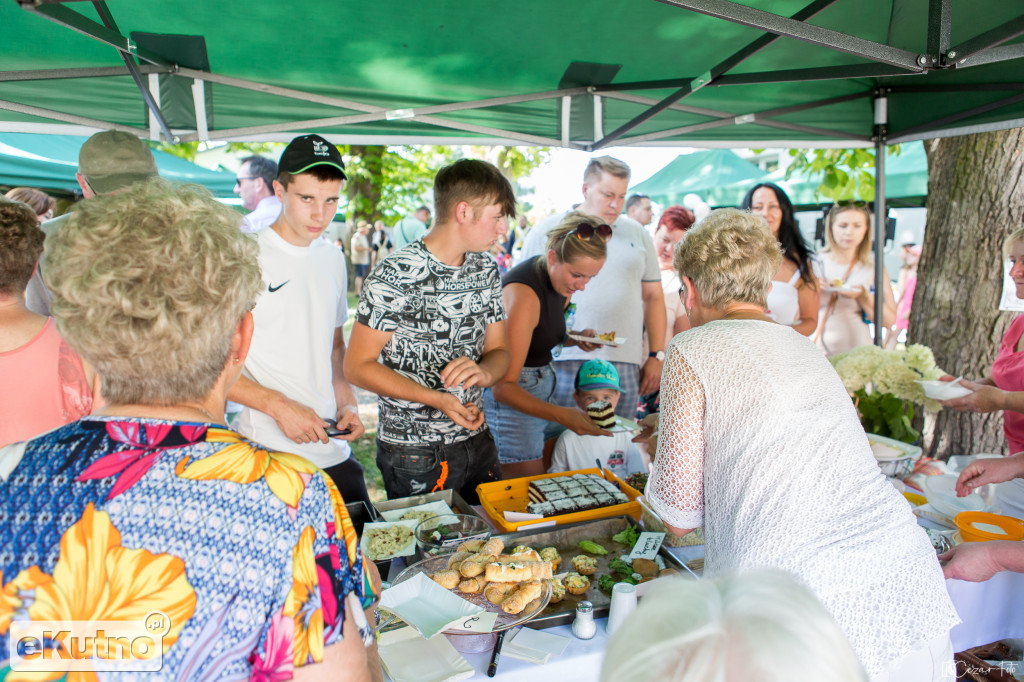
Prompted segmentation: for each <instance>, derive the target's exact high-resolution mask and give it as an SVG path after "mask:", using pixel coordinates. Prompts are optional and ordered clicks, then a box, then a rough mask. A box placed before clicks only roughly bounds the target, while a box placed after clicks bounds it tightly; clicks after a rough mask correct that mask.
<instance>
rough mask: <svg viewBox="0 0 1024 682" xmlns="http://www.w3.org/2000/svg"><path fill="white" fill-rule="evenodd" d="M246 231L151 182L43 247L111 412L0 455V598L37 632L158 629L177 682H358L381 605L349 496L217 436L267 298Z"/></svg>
mask: <svg viewBox="0 0 1024 682" xmlns="http://www.w3.org/2000/svg"><path fill="white" fill-rule="evenodd" d="M240 222H241V218H240V216H239V215H238V214H237V213H235V212H234V211H232V210H231V209H230V208H227V207H226V206H223V205H221V204H219V203H217V202H216V201H214V200H213V198H212V197H211V196H210V194H209V193H208V192H207V191H206V190H205V189H203V188H201V187H198V186H194V185H172V184H170V183H167V182H165V181H161V180H155V181H151V182H148V183H144V184H140V185H135V186H133V187H131V188H129V189H127V190H125V191H123V192H118V193H115V194H109V195H103V196H98V197H95V198H93V199H90V200H89V201H87V202H83V203H82V205H81V206H80V208H79V209H78V210H77V211H75V213H74V215H73V216H72V217H71V218H70V219H69V220H68V221H67V222H66V223H65V224H64V225H62V226H61V228H60V230H59V231H57V232H56V233H55V234H54V235H52V236H51V237H50V238H49V240H48V242H47V252H48V253H47V267H46V271H45V273H44V278H45V280H46V284H47V286H48V287H49V289H50V290H51V291H52V292H53V305H52V308H51V310H52V312H53V315H54V318H55V319H56V322H57V328H58V329H59V330H60V331H61V333H62V334H63V335H64V336H65V338H67V340H68V343H70V344H71V346H72V347H73V348H75V349H76V350H77V351H78V352H80V353H81V354H82V356H83V357H84V358H86V359H87V360H88V361H90V362H91V363H92V364H93V365H94V366H95V367H96V369H97V371H98V372H99V375H100V377H101V379H102V385H103V394H104V398H105V399H106V401H107V403H108V404H107V405H106V406H105V407H104V408H103V409H101V410H98V411H97V412H96V413H95V414H93V415H90V416H88V417H84V418H82V419H80V420H79V421H77V422H74V423H71V424H67V425H65V426H63V427H61V428H59V429H56V430H54V431H51V432H50V433H48V434H45V435H43V436H41V437H38V438H35V439H33V440H30V441H28V442H25V443H19V444H17V445H12V446H8V447H6V448H0V518H4V519H6V521H5V523H3V524H0V547H7V548H11V547H13V548H16V551H7V552H2V551H0V583H4V584H2V585H0V593H2V594H6V595H15V596H14V597H13V599H14V600H15V603H14V604H13V608H14V610H15V611H17V612H19V613H24V614H27V617H28V618H29V619H31V620H61V621H72V622H73V621H82V620H95V619H101V620H137V619H138V618H139V617H140V615H141V614H146V613H148V612H151V611H160V612H162V614H163V615H164V617H165V623H166V626H167V629H166V631H165V632H164V634H163V639H162V643H163V652H162V653H163V672H164V674H165V675H167V676H169V677H174V678H178V677H196V678H201V679H210V680H212V679H222V678H227V677H231V678H238V677H252V678H268V679H270V678H273V679H278V678H281V677H291V676H292V674H293V673H294V679H320V678H321V677H323V678H326V677H327V676H328V674H330V675H331V676H332V679H339V678H338V675H340V676H341V679H345V680H369V679H371V678H372V677H373V675H374V674H376V673H377V672H379V666H378V665H377V663H376V653H375V648H374V646H375V645H374V644H373V636H372V628H371V627H370V626H369V625H368V624H367V620H366V614H365V612H364V609H366V608H369V607H370V606H371V604H372V602H373V600H374V597H375V594H376V591H377V589H378V588H376V587H375V585H374V577H375V573H374V570H373V569H372V568H369V567H368V566H367V565H364V563H363V560H362V556H361V554H360V552H359V549H358V547H357V545H356V541H355V532H354V530H353V528H352V523H351V521H350V520H349V517H348V514H347V512H346V510H345V506H344V502H343V500H342V499H341V495H340V494H339V493H338V491H337V488H335V486H334V484H333V483H331V481H330V479H329V478H328V477H327V476H326V474H324V473H323V472H322V471H321V470H319V469H317V468H316V467H315V466H313V465H312V464H310V463H309V461H307V460H305V459H303V458H301V457H298V456H296V455H291V454H288V453H284V452H274V451H270V450H267V449H266V448H263V447H261V446H260V445H258V444H257V443H253V442H252V441H249V440H246V439H245V438H243V437H242V436H240V435H239V434H238V433H236V432H234V431H232V430H230V429H228V428H227V427H226V426H224V403H225V396H226V394H227V391H228V389H229V388H230V387H231V386H232V385H233V384H234V382H235V381H236V380H237V379H238V376H239V374H240V373H241V371H242V362H243V360H244V359H245V356H246V353H247V352H248V348H249V340H250V338H251V334H252V318H251V316H250V314H249V310H250V309H251V308H252V306H253V304H254V303H255V299H256V295H257V293H258V292H259V291H260V290H261V288H262V282H261V277H260V268H259V264H258V261H257V252H256V244H255V242H254V241H252V240H251V239H250V238H249V237H247V236H246V235H244V234H242V232H241V231H240V229H239V227H240ZM371 566H372V565H371ZM8 606H11V604H10V603H8ZM97 609H98V610H97ZM74 636H76V635H75V634H72V637H74ZM9 637H10V633H9V632H0V652H7V651H9V642H8V638H9ZM2 657H3V654H0V658H2ZM325 662H326V663H328V665H316V664H320V663H325ZM4 664H5V661H3V660H0V668H3V667H4Z"/></svg>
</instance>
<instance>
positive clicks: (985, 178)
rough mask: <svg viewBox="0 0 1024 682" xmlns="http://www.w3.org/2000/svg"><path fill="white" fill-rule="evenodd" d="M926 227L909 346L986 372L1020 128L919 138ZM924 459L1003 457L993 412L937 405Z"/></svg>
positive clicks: (1018, 190)
mask: <svg viewBox="0 0 1024 682" xmlns="http://www.w3.org/2000/svg"><path fill="white" fill-rule="evenodd" d="M925 150H926V152H927V154H928V203H927V208H928V222H927V224H926V227H925V236H924V252H923V254H922V257H921V263H920V266H919V267H918V279H917V289H916V291H915V292H914V303H913V308H912V310H911V314H910V329H909V340H910V341H911V342H913V343H923V344H925V345H927V346H929V347H931V348H932V350H933V351H934V352H935V359H936V360H937V361H938V364H939V366H940V367H942V368H943V369H945V370H946V371H947V372H949V373H950V374H953V375H963V376H964V377H967V378H974V377H980V376H988V375H989V374H990V372H991V368H992V362H993V361H994V360H995V358H996V355H997V354H998V352H999V344H1000V342H1001V341H1002V338H1003V334H1004V332H1005V331H1006V328H1007V326H1008V325H1009V324H1010V321H1011V320H1012V319H1013V317H1014V314H1013V313H1003V312H1000V311H999V299H1000V295H1001V292H1002V285H1003V254H1002V246H1003V240H1004V238H1005V237H1006V236H1007V235H1008V234H1009V233H1010V232H1012V231H1014V230H1015V229H1017V228H1019V227H1021V226H1022V225H1024V153H1022V152H1024V129H1014V130H1006V131H1001V132H996V133H982V134H977V135H966V136H963V137H950V138H944V139H940V140H929V141H927V142H925ZM924 446H925V454H927V455H929V456H931V457H937V458H939V459H947V458H948V457H949V456H950V455H952V454H974V453H979V452H1003V451H1005V439H1004V438H1003V417H1002V414H1001V413H999V412H995V413H991V414H974V413H968V412H957V411H955V410H950V409H944V410H942V411H941V412H940V413H939V414H938V415H937V416H936V417H935V418H934V419H930V420H928V428H926V431H925V442H924Z"/></svg>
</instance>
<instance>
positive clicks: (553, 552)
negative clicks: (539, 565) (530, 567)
mask: <svg viewBox="0 0 1024 682" xmlns="http://www.w3.org/2000/svg"><path fill="white" fill-rule="evenodd" d="M540 560H541V561H550V562H551V566H552V568H556V569H557V568H558V565H559V564H560V563H562V555H561V554H559V553H558V550H557V549H555V548H554V547H545V548H544V549H542V550H541V551H540Z"/></svg>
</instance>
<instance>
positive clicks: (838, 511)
mask: <svg viewBox="0 0 1024 682" xmlns="http://www.w3.org/2000/svg"><path fill="white" fill-rule="evenodd" d="M780 260H781V255H780V253H779V246H778V244H777V242H776V241H775V240H774V239H773V238H772V235H771V234H770V233H769V232H768V230H766V229H765V225H764V222H763V221H762V220H761V219H760V218H758V217H756V216H752V215H750V214H749V213H745V212H742V211H737V210H733V209H723V210H720V211H715V212H713V213H711V214H710V215H709V216H708V217H707V218H705V219H704V220H703V221H702V222H701V223H700V224H699V225H697V226H696V227H695V228H693V229H692V230H691V231H690V232H689V233H688V236H687V238H686V239H685V240H684V241H683V243H682V246H681V247H680V248H679V250H678V251H677V252H676V256H675V265H676V269H677V270H678V271H679V275H680V279H681V280H682V283H683V289H684V292H683V294H682V296H683V303H684V306H685V308H686V311H687V314H688V315H689V318H690V323H691V324H692V325H693V329H691V330H690V331H687V332H684V333H683V334H680V335H679V336H677V337H676V338H675V339H674V340H673V341H672V345H671V346H670V347H669V353H668V359H667V361H666V364H665V369H664V373H663V376H662V402H661V409H662V412H661V415H662V416H661V427H660V431H661V438H660V439H659V442H658V448H657V457H656V459H655V462H654V465H653V469H652V472H651V478H650V482H649V483H648V485H647V491H646V493H647V498H648V499H649V500H650V502H651V504H652V506H653V507H654V509H655V510H656V511H657V512H658V513H659V514H660V515H661V517H662V519H663V520H664V521H665V522H666V525H668V526H669V527H670V529H671V530H672V532H674V533H677V534H679V535H683V534H685V533H687V532H689V531H690V530H691V529H693V528H698V527H703V528H704V537H705V539H706V561H705V570H706V571H707V573H708V574H710V575H715V574H720V573H723V572H726V571H742V570H745V569H748V568H753V567H774V568H779V569H782V570H785V571H788V572H790V573H792V574H794V575H795V576H796V577H797V578H798V579H800V580H801V581H802V582H804V583H805V584H806V585H807V586H808V587H809V588H810V589H811V590H812V591H813V592H814V593H815V594H816V595H817V597H818V598H819V599H820V600H821V601H822V603H823V604H824V605H825V607H826V608H828V609H829V611H830V612H832V614H833V615H834V616H835V618H836V621H837V622H838V623H839V625H840V627H842V628H843V631H844V632H845V633H846V635H847V636H848V637H849V638H850V642H851V644H852V645H853V648H854V651H856V652H857V655H858V657H859V658H860V660H861V662H862V663H863V665H864V668H865V670H866V671H867V672H868V674H869V675H870V676H871V678H872V680H873V681H874V680H893V681H895V680H899V681H900V682H913V681H916V680H944V679H952V678H951V677H948V678H947V677H946V675H947V674H948V672H949V671H950V670H951V669H952V647H951V644H950V640H949V629H950V628H951V627H952V626H954V625H955V624H956V623H957V622H959V619H958V617H957V615H956V612H955V611H954V609H953V605H952V603H951V602H950V600H949V597H948V595H947V593H946V589H945V583H944V582H943V578H942V569H941V568H940V566H939V562H938V560H937V559H936V557H935V552H934V550H933V549H932V546H931V544H930V542H929V541H928V538H927V536H926V535H925V533H924V531H923V530H922V529H921V528H919V527H918V526H917V524H916V522H915V518H914V515H913V514H912V513H911V511H910V507H909V505H908V504H907V502H906V500H904V499H903V497H902V496H901V495H900V494H899V493H898V492H897V491H896V490H895V488H893V487H892V485H890V484H889V483H888V482H887V481H886V479H885V477H884V476H882V474H881V472H880V471H879V469H878V466H877V465H876V464H875V460H874V457H873V456H872V454H871V451H870V448H869V446H868V442H867V438H866V437H865V436H864V430H863V429H862V428H861V426H860V422H859V421H858V419H857V414H856V411H855V410H854V406H853V403H852V402H851V400H850V397H849V396H848V395H847V393H846V390H845V389H844V388H843V385H842V382H841V381H840V380H839V377H838V376H837V375H836V373H835V371H834V370H833V369H832V367H831V365H830V364H829V362H828V360H827V359H826V358H825V357H824V355H823V354H822V353H821V351H820V350H818V349H817V348H816V347H815V346H814V344H813V343H812V342H811V341H810V340H809V339H807V338H806V337H804V336H802V335H800V334H799V333H798V332H796V331H794V330H793V329H792V328H791V327H786V326H783V325H780V324H776V323H775V322H773V321H772V320H771V319H769V318H768V317H766V316H765V314H764V300H765V295H766V293H767V291H768V288H769V286H770V283H771V279H772V276H773V275H774V274H775V272H776V271H777V270H778V267H779V262H780ZM947 664H948V665H947Z"/></svg>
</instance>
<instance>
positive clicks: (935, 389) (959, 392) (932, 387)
mask: <svg viewBox="0 0 1024 682" xmlns="http://www.w3.org/2000/svg"><path fill="white" fill-rule="evenodd" d="M916 383H919V384H921V388H923V389H924V394H925V395H926V396H928V397H929V398H931V399H932V400H953V399H954V398H963V397H964V396H965V395H970V394H971V393H974V391H972V390H971V389H969V388H967V387H966V386H963V385H961V384H959V383H957V382H955V381H925V380H924V379H918V380H917V381H916Z"/></svg>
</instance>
